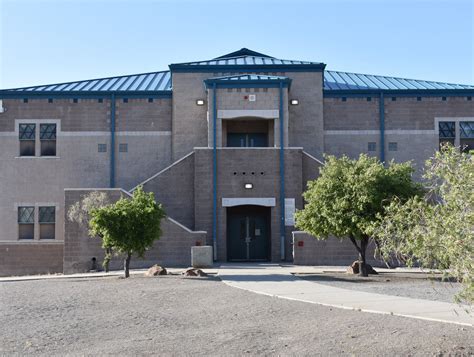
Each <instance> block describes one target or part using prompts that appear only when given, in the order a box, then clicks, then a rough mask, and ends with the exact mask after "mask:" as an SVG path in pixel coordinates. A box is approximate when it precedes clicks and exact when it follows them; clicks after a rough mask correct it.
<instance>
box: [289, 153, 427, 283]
mask: <svg viewBox="0 0 474 357" xmlns="http://www.w3.org/2000/svg"><path fill="white" fill-rule="evenodd" d="M412 174H413V167H412V165H411V164H410V163H402V164H396V163H393V162H392V163H390V165H388V167H385V166H384V165H383V164H382V163H381V162H379V161H378V160H377V159H376V158H373V157H369V156H367V155H365V154H361V155H360V156H359V158H358V159H357V160H352V159H350V158H348V157H347V156H343V157H341V158H336V157H334V156H326V162H325V164H324V166H323V167H322V168H321V170H320V176H319V178H318V179H316V180H315V181H311V182H309V183H308V189H307V190H306V192H304V194H303V197H304V199H305V201H306V204H305V207H304V209H303V210H301V211H298V212H297V213H296V226H297V227H298V228H299V229H302V230H304V231H306V232H308V233H310V234H311V235H313V236H314V237H316V239H327V238H328V237H329V236H336V237H338V238H340V239H350V241H351V242H352V244H353V245H354V247H355V248H356V250H357V252H358V253H359V272H360V275H362V276H367V275H368V274H367V264H366V250H367V246H368V244H369V240H370V227H371V226H372V224H373V222H374V221H375V220H377V215H380V214H383V212H384V206H385V205H387V204H388V203H389V202H390V201H391V200H392V199H393V198H395V197H398V198H399V199H400V200H402V201H406V200H407V199H408V198H410V197H412V196H414V195H418V194H421V186H420V185H419V184H417V183H414V182H413V181H412Z"/></svg>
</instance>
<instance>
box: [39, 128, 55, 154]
mask: <svg viewBox="0 0 474 357" xmlns="http://www.w3.org/2000/svg"><path fill="white" fill-rule="evenodd" d="M40 142H41V156H56V124H40Z"/></svg>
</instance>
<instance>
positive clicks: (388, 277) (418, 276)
mask: <svg viewBox="0 0 474 357" xmlns="http://www.w3.org/2000/svg"><path fill="white" fill-rule="evenodd" d="M297 276H298V277H299V278H301V279H304V280H309V281H314V282H317V283H320V284H326V285H331V286H335V287H339V288H344V289H351V290H360V291H366V292H370V293H378V294H385V295H395V296H404V297H411V298H416V299H426V300H434V301H445V302H451V303H454V302H455V301H454V295H456V294H457V293H458V292H459V291H460V289H461V284H459V283H455V282H449V281H442V280H441V278H440V277H434V276H432V275H430V274H425V273H395V272H394V273H379V275H370V276H369V277H368V278H362V277H359V276H357V275H353V274H346V273H333V272H331V273H329V272H326V273H324V274H298V275H297Z"/></svg>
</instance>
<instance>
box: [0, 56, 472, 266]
mask: <svg viewBox="0 0 474 357" xmlns="http://www.w3.org/2000/svg"><path fill="white" fill-rule="evenodd" d="M325 67H326V65H325V64H324V63H319V62H307V61H295V60H291V61H290V60H281V59H277V58H274V57H271V56H268V55H265V54H262V53H258V52H255V51H251V50H248V49H245V48H243V49H241V50H238V51H236V52H233V53H229V54H227V55H223V56H220V57H217V58H215V59H211V60H206V61H198V62H188V63H178V64H171V65H170V66H169V70H168V71H162V72H153V73H143V74H137V75H127V76H119V77H111V78H102V79H94V80H84V81H78V82H70V83H61V84H52V85H43V86H35V87H27V88H17V89H6V90H1V91H0V99H1V105H0V148H1V151H0V152H1V153H0V155H1V160H0V227H1V229H0V275H11V274H25V273H42V272H62V271H64V272H76V271H87V270H88V269H90V268H91V264H92V263H91V262H92V259H93V258H94V259H97V260H98V261H100V260H101V257H102V256H103V254H102V251H101V249H100V243H99V241H98V240H97V239H92V238H88V237H87V230H86V229H85V228H84V227H80V226H78V225H77V224H75V223H72V222H70V221H69V220H67V219H66V218H65V216H66V212H67V209H68V207H69V206H70V205H71V204H73V203H74V202H76V201H77V200H79V199H80V198H81V197H82V196H83V195H84V194H86V193H88V192H90V191H94V190H98V189H100V190H103V191H104V192H106V193H107V194H108V195H109V197H110V199H111V200H114V199H118V198H119V197H121V196H126V195H128V194H130V192H132V191H133V189H134V188H135V187H137V185H143V187H144V189H145V190H148V191H153V192H154V193H155V196H156V198H157V200H159V201H160V202H162V203H163V204H164V206H165V209H166V211H167V214H168V216H169V218H167V219H166V220H165V221H164V223H163V225H164V236H163V237H162V239H161V240H160V241H159V242H157V243H156V245H155V247H154V248H153V249H152V250H151V251H150V252H148V255H147V257H146V259H145V260H135V262H134V263H135V264H136V265H147V264H150V263H151V262H161V263H163V264H168V265H176V264H189V255H190V247H191V246H193V245H201V244H202V245H204V244H206V245H212V246H213V247H214V257H215V259H216V260H217V261H248V260H264V261H274V262H278V261H281V260H286V261H291V260H292V259H295V262H297V263H298V262H304V263H312V262H313V263H314V262H316V263H321V261H315V258H314V257H315V256H317V252H316V253H315V249H320V248H317V247H316V248H315V247H314V243H312V241H311V240H309V239H306V240H305V238H304V237H302V236H301V235H300V236H298V234H297V235H295V238H293V236H292V232H293V231H294V230H295V229H294V226H293V225H294V222H293V212H294V210H295V208H296V209H298V208H302V205H303V202H302V197H301V194H302V192H303V190H304V188H305V186H306V182H307V181H308V180H311V179H314V178H316V177H317V175H318V170H319V167H320V165H321V160H323V153H328V154H335V155H342V154H346V155H348V156H351V157H355V156H358V155H359V153H368V154H370V155H376V156H378V157H379V158H380V159H381V160H382V161H388V160H391V159H394V160H396V161H406V160H413V161H414V163H415V164H416V165H417V167H421V166H422V164H423V162H424V160H425V159H427V158H428V157H429V156H431V155H432V154H433V152H434V151H435V150H437V148H438V146H439V142H440V141H450V142H452V143H454V144H457V145H469V146H470V147H471V148H472V147H473V146H474V103H473V101H472V96H473V95H474V86H469V85H458V84H447V83H438V82H431V81H422V80H410V79H402V78H393V77H385V76H378V75H366V74H355V73H346V72H337V71H330V70H326V69H325ZM293 239H295V244H293ZM312 244H313V245H312ZM311 247H312V248H311ZM326 248H327V249H331V247H329V246H327V247H326ZM311 249H312V250H311ZM341 252H342V250H340V249H338V250H337V251H336V250H335V249H333V251H332V253H331V254H325V256H326V257H330V259H333V261H329V262H327V261H325V263H331V262H334V263H340V262H341V259H342V260H344V259H346V260H347V259H350V256H349V257H348V256H342V255H341V254H343V253H341ZM116 264H119V262H117V263H116Z"/></svg>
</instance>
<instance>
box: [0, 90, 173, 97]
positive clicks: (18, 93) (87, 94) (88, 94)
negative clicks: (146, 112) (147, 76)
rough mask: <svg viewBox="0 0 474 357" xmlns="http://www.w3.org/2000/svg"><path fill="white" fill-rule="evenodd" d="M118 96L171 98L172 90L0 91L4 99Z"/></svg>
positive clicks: (0, 95)
mask: <svg viewBox="0 0 474 357" xmlns="http://www.w3.org/2000/svg"><path fill="white" fill-rule="evenodd" d="M112 94H113V95H115V97H116V98H125V97H126V98H171V97H172V96H173V92H172V91H119V92H111V91H98V92H87V91H77V92H54V91H49V92H33V91H24V92H23V91H8V90H6V91H0V98H2V99H21V98H84V99H85V98H105V97H109V96H110V95H112Z"/></svg>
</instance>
